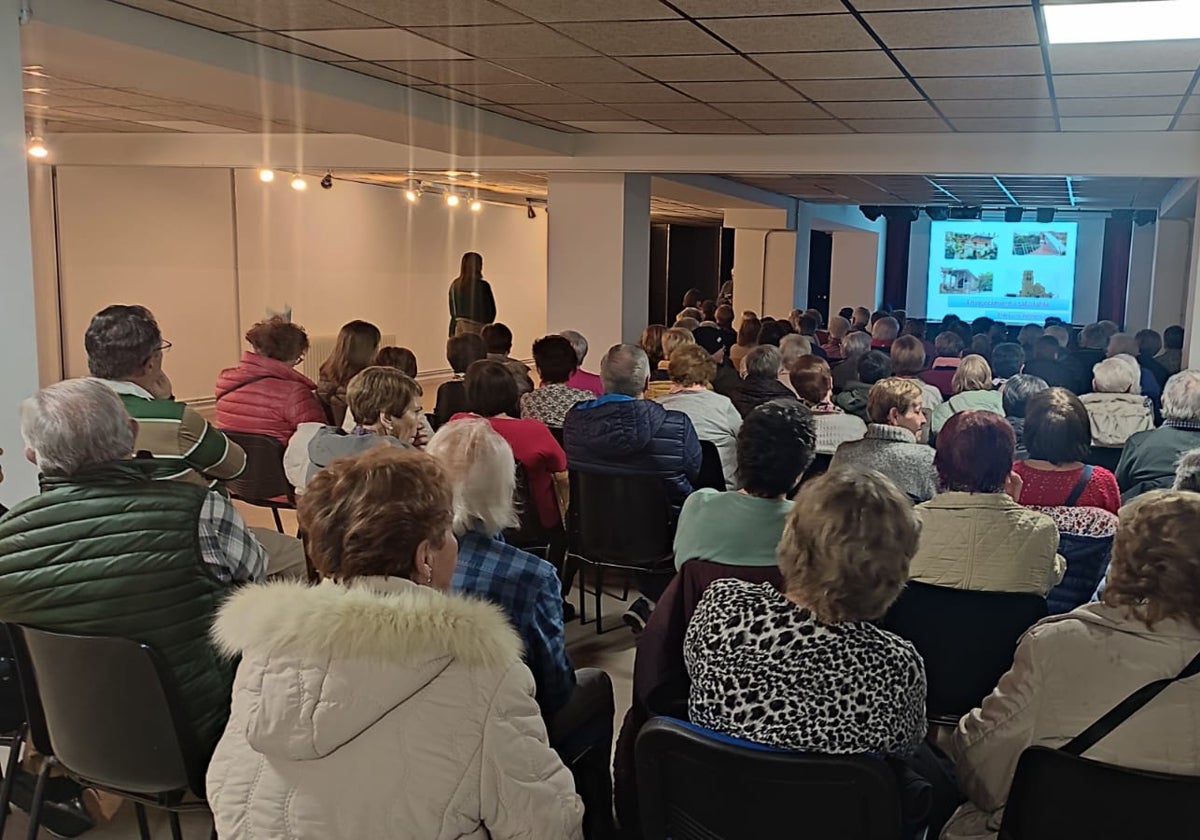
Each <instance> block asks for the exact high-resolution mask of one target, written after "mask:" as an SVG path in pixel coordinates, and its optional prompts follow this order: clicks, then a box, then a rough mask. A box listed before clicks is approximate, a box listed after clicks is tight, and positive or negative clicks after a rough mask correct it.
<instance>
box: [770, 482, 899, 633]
mask: <svg viewBox="0 0 1200 840" xmlns="http://www.w3.org/2000/svg"><path fill="white" fill-rule="evenodd" d="M850 511H852V512H853V513H852V514H849V513H848V512H850ZM920 533H921V526H920V522H919V521H918V519H917V515H916V512H915V510H914V509H913V506H912V503H911V502H910V501H909V500H908V497H907V496H905V495H904V493H903V492H902V491H901V490H900V489H899V488H898V487H896V485H895V484H894V483H892V480H891V479H889V478H888V477H887V476H885V475H884V474H883V473H880V472H876V471H875V470H865V471H858V470H848V469H841V468H839V469H834V470H831V471H829V472H827V473H825V475H823V476H821V477H820V478H817V479H815V480H813V481H812V482H805V484H804V485H803V486H802V487H801V488H800V493H799V495H798V496H797V497H796V504H795V506H794V507H793V508H792V512H791V513H790V514H788V518H787V524H786V525H785V526H784V529H783V538H782V539H781V540H780V541H779V548H778V551H777V554H776V560H777V561H778V563H779V570H780V571H781V572H782V573H783V580H784V586H785V588H786V590H787V592H788V593H789V594H791V595H796V596H798V599H799V600H800V601H801V602H802V603H803V605H804V606H806V607H808V609H810V610H812V613H813V615H814V616H816V618H817V620H819V621H821V622H824V623H826V624H835V623H838V622H843V621H872V620H874V619H877V618H879V617H880V616H882V615H883V614H884V613H885V612H887V610H888V607H890V606H891V605H892V603H893V602H894V601H895V600H896V598H897V597H899V595H900V592H901V590H902V589H903V588H904V584H905V582H907V581H908V571H909V563H910V562H911V561H912V557H913V555H914V554H916V552H917V541H918V538H919V536H920Z"/></svg>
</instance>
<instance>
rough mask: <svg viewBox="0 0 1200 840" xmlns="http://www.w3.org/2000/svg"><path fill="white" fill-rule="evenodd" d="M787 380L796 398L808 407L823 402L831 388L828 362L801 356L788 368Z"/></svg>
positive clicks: (814, 357)
mask: <svg viewBox="0 0 1200 840" xmlns="http://www.w3.org/2000/svg"><path fill="white" fill-rule="evenodd" d="M788 379H789V380H791V383H792V390H794V391H795V392H796V396H798V397H799V398H800V400H801V401H802V402H804V403H806V404H807V405H810V406H812V405H818V404H819V403H822V402H824V401H825V398H826V397H828V396H829V389H830V388H832V387H833V375H832V374H831V373H830V370H829V362H827V361H825V360H824V359H822V358H821V357H820V356H815V355H812V354H810V355H807V356H801V357H800V358H799V359H797V360H796V362H795V364H793V365H792V366H791V367H789V368H788Z"/></svg>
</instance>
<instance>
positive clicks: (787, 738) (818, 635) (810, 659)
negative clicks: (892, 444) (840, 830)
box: [683, 470, 926, 755]
mask: <svg viewBox="0 0 1200 840" xmlns="http://www.w3.org/2000/svg"><path fill="white" fill-rule="evenodd" d="M918 530H919V526H918V523H917V520H916V516H914V514H913V509H912V505H911V504H910V503H909V501H908V499H906V498H905V497H904V494H903V493H902V492H901V491H900V490H899V489H898V488H897V487H896V486H895V485H894V484H892V482H891V481H890V480H889V479H888V478H887V477H885V476H884V475H883V474H881V473H877V472H870V471H869V472H866V473H856V472H851V471H848V470H833V471H830V472H828V473H826V474H825V475H823V476H821V477H820V478H817V479H814V480H813V481H812V482H811V483H805V484H804V486H802V487H801V488H800V493H799V495H798V496H797V497H796V506H795V507H794V508H793V509H792V512H791V514H790V515H789V516H788V520H787V525H786V527H785V528H784V532H783V539H782V540H781V541H780V543H779V551H778V562H779V569H780V571H781V572H782V573H783V580H784V591H783V592H780V591H778V590H776V589H775V587H774V586H772V585H771V584H769V583H766V584H753V583H748V582H746V581H741V580H736V579H732V578H726V579H723V580H718V581H714V582H713V583H712V584H710V585H709V587H708V588H707V589H706V590H705V591H704V595H703V596H701V598H700V602H699V604H698V605H697V606H696V611H695V613H693V615H692V619H691V621H690V622H689V623H688V628H687V633H686V635H685V637H684V649H683V655H684V663H685V665H686V666H687V672H688V676H689V677H690V678H691V681H692V685H691V693H690V696H689V698H688V717H689V719H690V720H691V721H692V723H695V724H699V725H700V726H706V727H708V728H709V729H715V730H717V731H718V732H722V733H724V734H726V735H732V736H733V737H735V738H744V739H746V740H749V741H755V742H757V743H760V744H767V745H769V746H772V747H779V748H782V749H787V750H800V751H804V752H814V753H824V754H834V755H845V754H856V753H865V752H872V753H884V754H888V755H897V754H898V755H904V754H908V753H912V752H913V751H914V750H916V748H917V747H918V746H919V745H920V744H921V741H922V740H923V739H924V737H925V729H926V724H925V668H924V665H923V663H922V662H921V657H920V655H919V654H918V653H917V652H916V650H915V649H914V648H913V646H912V645H911V644H910V643H909V642H907V641H904V640H903V639H901V638H900V637H898V636H895V635H893V634H891V633H889V632H887V631H885V630H881V629H880V628H878V627H876V626H875V625H874V624H872V623H871V622H873V621H875V620H877V619H879V618H882V617H883V615H884V613H885V612H887V609H888V607H890V606H891V605H892V603H893V602H894V601H895V600H896V598H897V597H898V596H899V595H900V591H901V590H902V589H903V588H904V584H905V582H906V580H907V578H908V565H909V559H910V558H911V557H912V555H913V552H914V551H915V550H916V547H917V534H918Z"/></svg>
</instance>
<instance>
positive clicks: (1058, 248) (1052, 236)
mask: <svg viewBox="0 0 1200 840" xmlns="http://www.w3.org/2000/svg"><path fill="white" fill-rule="evenodd" d="M1012 252H1013V256H1014V257H1065V256H1066V255H1067V232H1066V231H1065V230H1046V231H1016V232H1014V233H1013V249H1012Z"/></svg>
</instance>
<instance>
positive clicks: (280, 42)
mask: <svg viewBox="0 0 1200 840" xmlns="http://www.w3.org/2000/svg"><path fill="white" fill-rule="evenodd" d="M232 34H233V36H234V37H235V38H241V39H242V40H244V41H252V42H254V43H255V44H259V45H261V46H264V47H271V48H272V49H276V50H282V51H283V52H288V53H293V54H294V55H300V56H304V57H305V58H311V59H314V60H316V61H346V60H347V59H349V58H352V56H349V55H345V54H343V53H339V52H334V51H333V50H327V49H324V48H322V47H316V46H313V45H312V44H306V43H304V42H303V41H297V40H296V39H295V38H289V37H287V36H286V35H278V34H276V33H274V32H235V33H232Z"/></svg>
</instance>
